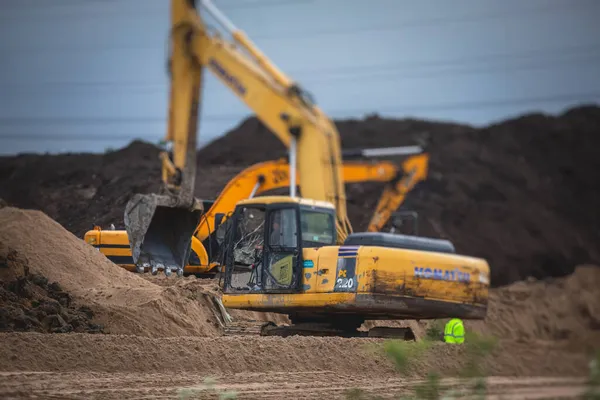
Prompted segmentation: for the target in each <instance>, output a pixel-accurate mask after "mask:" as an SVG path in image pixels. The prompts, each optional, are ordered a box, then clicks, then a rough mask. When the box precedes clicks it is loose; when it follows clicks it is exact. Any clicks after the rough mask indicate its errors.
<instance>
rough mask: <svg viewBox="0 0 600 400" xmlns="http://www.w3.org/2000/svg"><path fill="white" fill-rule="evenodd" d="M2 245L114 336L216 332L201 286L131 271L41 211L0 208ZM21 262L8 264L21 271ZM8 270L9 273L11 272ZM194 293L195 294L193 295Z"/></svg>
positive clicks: (214, 314) (217, 326) (213, 311)
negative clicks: (156, 280) (160, 281)
mask: <svg viewBox="0 0 600 400" xmlns="http://www.w3.org/2000/svg"><path fill="white" fill-rule="evenodd" d="M0 243H3V245H4V246H6V247H8V248H11V249H13V250H14V251H15V252H16V254H18V255H20V256H22V257H24V258H26V259H27V261H28V263H27V264H26V265H27V268H28V270H29V272H30V273H32V274H38V275H42V276H44V277H47V278H48V279H49V280H51V281H53V282H58V283H59V285H60V286H61V287H62V288H64V290H65V291H66V292H68V293H69V294H70V296H72V298H73V302H74V303H75V304H76V305H77V306H85V307H88V308H89V309H90V310H92V311H93V313H94V314H95V320H96V321H98V323H100V324H102V325H104V326H105V328H106V331H107V332H109V333H114V334H118V333H120V334H135V335H141V336H151V335H159V336H182V335H183V336H185V335H194V336H215V335H218V334H219V332H220V323H219V319H218V318H217V317H218V315H219V314H218V310H217V309H216V306H215V304H214V303H213V301H212V298H213V296H212V295H211V294H210V293H208V292H202V290H201V288H198V287H197V288H195V289H194V290H186V289H185V286H186V284H188V283H189V282H188V281H184V280H180V281H179V282H177V285H178V287H161V286H158V285H155V284H153V283H151V282H149V281H147V280H145V279H143V278H141V277H140V276H139V275H136V274H132V273H130V272H128V271H126V270H124V269H122V268H120V267H118V266H116V265H115V264H113V263H112V262H110V261H109V260H108V259H107V258H106V257H104V256H103V255H102V254H100V253H99V252H98V251H97V250H95V249H94V248H93V247H91V246H89V245H87V244H86V243H85V242H83V241H82V240H81V239H78V238H77V237H75V236H73V234H71V233H70V232H68V231H67V230H65V229H64V228H63V227H62V226H60V225H59V224H58V223H56V222H55V221H53V220H51V219H50V218H48V216H46V215H45V214H43V213H42V212H39V211H25V210H20V209H15V208H12V207H6V208H3V209H0ZM22 264H23V263H19V262H11V263H8V267H9V268H8V272H6V274H12V275H13V276H18V274H22V272H21V271H22V270H24V267H23V265H22ZM11 271H12V272H11ZM192 294H193V295H192Z"/></svg>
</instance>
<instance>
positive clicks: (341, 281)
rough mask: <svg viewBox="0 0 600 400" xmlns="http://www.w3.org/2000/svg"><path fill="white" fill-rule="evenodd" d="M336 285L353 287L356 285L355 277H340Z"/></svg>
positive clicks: (345, 287) (344, 287) (347, 287)
mask: <svg viewBox="0 0 600 400" xmlns="http://www.w3.org/2000/svg"><path fill="white" fill-rule="evenodd" d="M336 286H337V287H339V288H343V289H352V288H353V287H354V279H352V278H338V280H337V282H336Z"/></svg>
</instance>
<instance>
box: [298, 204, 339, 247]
mask: <svg viewBox="0 0 600 400" xmlns="http://www.w3.org/2000/svg"><path fill="white" fill-rule="evenodd" d="M300 223H301V224H302V247H320V246H330V245H332V244H333V242H334V238H335V235H334V233H335V231H334V229H335V223H334V220H333V215H332V214H330V213H325V212H321V211H312V210H301V211H300Z"/></svg>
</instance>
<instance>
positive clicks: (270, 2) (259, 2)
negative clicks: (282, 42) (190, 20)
mask: <svg viewBox="0 0 600 400" xmlns="http://www.w3.org/2000/svg"><path fill="white" fill-rule="evenodd" d="M54 1H56V0H54ZM313 2H314V0H256V1H251V2H250V1H248V2H244V3H236V4H234V5H233V7H232V6H230V5H226V6H225V7H223V6H220V7H219V8H220V9H224V10H227V11H235V10H246V9H248V8H254V7H279V6H290V5H297V4H305V3H313ZM77 3H79V4H73V3H63V4H45V5H44V6H42V7H40V6H39V5H36V6H31V7H5V8H3V10H4V11H13V12H15V11H16V12H17V13H19V12H32V11H33V12H39V11H49V10H59V11H62V10H65V11H71V8H70V7H72V6H73V5H78V6H96V5H107V4H106V1H104V2H103V3H104V4H102V3H100V1H99V0H98V1H93V2H89V3H85V4H83V3H82V2H77ZM111 3H112V4H110V5H114V4H115V2H111ZM165 3H166V2H165ZM169 9H170V7H169V5H168V4H167V6H166V7H164V8H163V9H161V10H149V11H148V10H145V9H138V10H136V11H135V12H132V13H131V14H130V15H127V14H126V13H124V12H123V11H116V12H114V13H106V14H104V13H94V14H89V15H84V16H85V17H104V16H113V15H116V16H127V17H130V16H139V15H146V16H148V15H151V16H152V15H157V16H158V15H161V16H162V15H166V16H167V17H168V12H169ZM95 11H96V10H95ZM130 11H133V10H130ZM165 11H166V12H165ZM73 15H77V16H79V17H81V15H80V13H67V14H60V15H52V17H56V16H65V17H70V16H73ZM3 16H8V15H3ZM29 16H35V17H42V15H29ZM10 17H14V16H10ZM46 17H47V15H46Z"/></svg>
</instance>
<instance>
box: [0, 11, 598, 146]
mask: <svg viewBox="0 0 600 400" xmlns="http://www.w3.org/2000/svg"><path fill="white" fill-rule="evenodd" d="M214 3H215V4H216V5H217V6H218V7H220V8H221V10H222V11H223V12H224V13H225V14H226V15H227V16H228V17H229V18H230V19H231V20H232V21H233V22H234V23H235V24H236V25H237V26H238V27H239V28H241V29H242V30H244V31H245V32H246V33H247V34H248V35H249V36H250V38H251V39H252V40H254V42H255V43H256V44H258V46H259V47H260V48H261V49H262V50H263V52H264V53H266V54H267V56H269V57H270V58H271V59H272V60H273V61H274V62H275V63H276V64H277V65H278V66H279V67H280V68H281V69H282V70H283V71H284V72H286V73H288V74H289V75H290V76H291V77H292V78H294V79H296V80H298V81H299V82H300V83H302V84H303V85H304V86H305V87H306V88H307V89H308V90H309V91H311V92H312V93H313V95H314V96H315V97H316V100H317V103H318V104H320V105H321V106H322V107H323V108H324V110H325V111H326V112H327V113H329V115H330V116H331V117H332V118H345V117H357V118H360V117H363V116H364V115H365V114H369V113H373V112H378V113H379V114H381V115H384V116H391V117H406V116H410V117H422V118H429V119H440V120H452V121H458V122H466V123H471V124H475V125H481V124H487V123H490V122H494V121H498V120H501V119H504V118H507V117H512V116H516V115H518V114H521V113H526V112H531V111H543V112H548V113H556V112H561V111H563V110H564V109H565V108H568V107H570V106H573V105H577V104H580V103H584V102H585V103H590V102H594V103H596V102H597V101H598V100H600V79H598V71H600V23H599V22H598V21H600V1H597V0H527V1H524V0H502V1H491V0H453V1H443V0H420V1H408V0H364V1H358V0H214ZM168 23H169V1H168V0H2V1H1V4H0V38H1V39H0V41H1V43H0V48H1V50H2V53H1V54H2V57H0V153H2V154H10V153H16V152H46V151H49V152H60V151H74V152H77V151H92V152H102V151H104V150H105V149H107V148H118V147H122V146H124V145H126V144H127V143H129V142H130V141H131V140H132V139H134V138H142V139H145V140H148V141H152V142H157V141H158V140H159V139H160V138H162V137H163V135H164V132H165V125H166V113H167V108H168V101H167V99H168V86H167V75H166V70H165V65H166V64H165V63H166V59H165V56H166V40H167V34H168V28H169V26H168ZM206 82H207V84H206V86H205V89H204V90H205V91H204V99H205V101H204V103H203V106H202V114H201V123H200V132H199V137H200V142H201V143H206V142H207V141H209V140H211V139H214V138H215V137H217V136H219V135H222V134H223V133H225V132H226V131H227V130H229V129H231V128H233V127H235V126H236V125H237V124H239V122H240V121H241V120H242V119H243V118H245V117H246V116H248V115H249V114H250V113H251V111H250V110H249V109H248V108H246V107H245V105H244V104H243V103H241V102H240V101H239V100H238V99H237V98H236V97H235V96H234V95H233V94H231V93H230V92H229V90H228V89H227V88H225V86H223V85H221V84H220V83H218V82H217V81H216V79H215V78H213V76H211V75H210V73H208V74H207V80H206Z"/></svg>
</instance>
